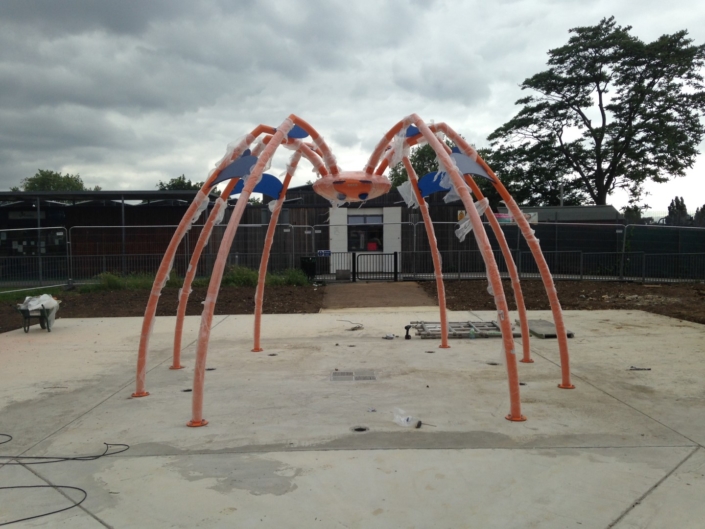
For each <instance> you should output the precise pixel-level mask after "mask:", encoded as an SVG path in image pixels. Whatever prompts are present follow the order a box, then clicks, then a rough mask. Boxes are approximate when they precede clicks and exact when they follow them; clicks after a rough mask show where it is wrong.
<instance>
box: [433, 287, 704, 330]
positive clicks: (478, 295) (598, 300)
mask: <svg viewBox="0 0 705 529" xmlns="http://www.w3.org/2000/svg"><path fill="white" fill-rule="evenodd" d="M503 283H504V290H505V292H506V293H507V302H508V304H509V308H510V309H511V310H514V309H516V304H515V303H514V296H513V291H512V287H511V283H510V282H509V281H504V282H503ZM421 285H422V287H423V288H424V289H425V290H426V292H428V293H429V295H431V296H434V297H435V296H437V291H436V283H435V281H428V282H424V283H422V284H421ZM445 289H446V303H447V305H448V308H449V309H450V310H492V309H494V308H495V306H494V299H493V297H492V296H490V294H489V293H488V292H487V281H484V280H477V281H448V282H446V284H445ZM521 290H522V293H523V294H524V301H525V303H526V308H527V309H528V310H548V309H550V306H549V303H548V297H547V296H546V291H545V290H544V287H543V283H542V282H541V281H537V280H522V282H521ZM556 290H557V291H558V299H559V300H560V302H561V306H562V307H563V308H564V309H566V310H610V309H612V310H623V309H635V310H643V311H646V312H652V313H654V314H661V315H663V316H670V317H672V318H678V319H680V320H686V321H692V322H695V323H702V324H705V284H703V283H673V284H659V285H644V284H640V283H619V282H601V281H556Z"/></svg>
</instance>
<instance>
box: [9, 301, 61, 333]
mask: <svg viewBox="0 0 705 529" xmlns="http://www.w3.org/2000/svg"><path fill="white" fill-rule="evenodd" d="M59 303H61V301H59V300H58V299H53V298H52V297H51V296H49V295H48V294H44V295H42V296H40V297H38V298H29V297H28V298H26V299H25V300H24V303H18V304H17V306H16V309H17V312H19V313H20V314H21V315H22V319H23V322H22V328H23V329H24V332H29V328H30V326H31V325H32V318H34V319H38V320H39V326H40V327H41V328H42V329H46V330H47V332H51V326H52V325H53V323H54V318H55V317H56V311H58V310H59Z"/></svg>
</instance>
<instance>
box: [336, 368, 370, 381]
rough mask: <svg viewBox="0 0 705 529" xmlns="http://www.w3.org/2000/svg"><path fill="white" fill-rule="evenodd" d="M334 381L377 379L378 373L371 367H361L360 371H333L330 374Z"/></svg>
mask: <svg viewBox="0 0 705 529" xmlns="http://www.w3.org/2000/svg"><path fill="white" fill-rule="evenodd" d="M330 380H331V381H332V382H358V381H370V380H377V375H376V374H375V372H374V371H373V370H371V369H360V370H358V371H333V372H332V373H331V374H330Z"/></svg>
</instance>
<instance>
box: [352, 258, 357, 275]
mask: <svg viewBox="0 0 705 529" xmlns="http://www.w3.org/2000/svg"><path fill="white" fill-rule="evenodd" d="M352 280H353V283H354V282H355V281H357V254H356V253H355V252H353V253H352Z"/></svg>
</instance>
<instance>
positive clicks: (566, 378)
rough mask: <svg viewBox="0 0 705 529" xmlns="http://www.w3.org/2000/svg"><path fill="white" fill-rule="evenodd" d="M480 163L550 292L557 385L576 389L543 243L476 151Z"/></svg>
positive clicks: (458, 140)
mask: <svg viewBox="0 0 705 529" xmlns="http://www.w3.org/2000/svg"><path fill="white" fill-rule="evenodd" d="M443 132H445V133H446V134H447V135H448V136H449V137H450V138H451V140H452V141H453V142H455V144H456V145H457V146H458V147H460V149H461V150H462V151H463V152H464V153H465V154H467V155H468V156H473V155H477V153H476V152H475V149H473V148H472V147H471V146H470V145H469V144H468V143H467V142H466V141H465V140H464V139H463V138H462V137H461V136H460V135H459V134H458V133H457V132H455V131H454V130H453V129H451V128H450V127H448V126H447V125H446V126H445V127H444V130H443ZM477 163H479V164H480V165H481V166H482V168H483V169H485V171H487V174H489V175H490V176H491V177H492V179H493V184H494V187H495V189H497V191H498V192H499V194H500V196H501V197H502V200H504V202H505V204H507V208H509V211H510V212H511V214H512V216H513V217H514V220H515V221H516V223H517V225H518V226H519V229H520V230H521V233H522V234H523V235H524V238H525V239H526V242H527V244H528V245H529V249H530V250H531V254H532V255H533V257H534V260H535V261H536V264H537V265H538V269H539V273H540V274H541V280H542V281H543V284H544V287H545V288H546V294H547V295H548V301H549V303H550V305H551V312H552V314H553V321H554V323H555V325H556V334H557V335H558V350H559V353H560V358H561V383H560V384H559V385H558V387H559V388H561V389H574V388H575V386H574V385H573V384H572V383H571V380H570V355H569V354H568V338H567V336H566V330H565V323H564V321H563V311H562V309H561V303H560V301H559V300H558V293H557V292H556V286H555V284H554V282H553V276H551V271H550V270H549V268H548V264H547V263H546V259H545V258H544V256H543V253H542V252H541V246H540V245H539V241H538V240H537V239H536V237H535V236H534V230H532V229H531V226H530V225H529V221H527V220H526V218H525V217H524V215H523V214H522V212H521V210H520V209H519V206H518V205H517V203H516V201H515V200H514V198H513V197H512V196H511V195H510V194H509V192H508V191H507V189H506V188H505V187H504V185H503V184H502V182H501V180H500V179H499V178H498V177H497V175H495V174H494V172H493V171H492V169H491V168H490V167H489V166H488V165H487V163H486V162H485V161H484V160H483V159H482V157H480V156H479V155H477Z"/></svg>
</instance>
